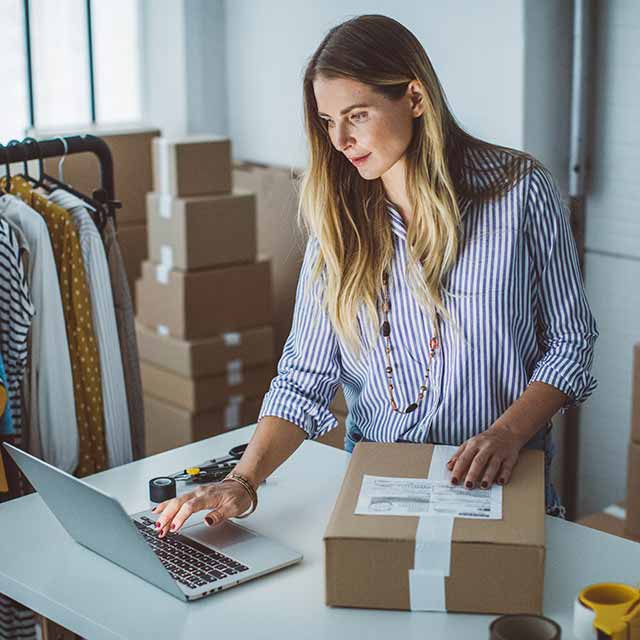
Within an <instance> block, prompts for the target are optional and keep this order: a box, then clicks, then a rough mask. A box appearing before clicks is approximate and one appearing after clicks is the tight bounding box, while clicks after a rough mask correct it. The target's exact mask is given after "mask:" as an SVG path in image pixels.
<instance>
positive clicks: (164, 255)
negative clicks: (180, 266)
mask: <svg viewBox="0 0 640 640" xmlns="http://www.w3.org/2000/svg"><path fill="white" fill-rule="evenodd" d="M160 264H161V265H162V266H163V267H166V269H167V270H169V271H171V269H173V249H172V248H171V247H170V246H169V245H168V244H163V245H160Z"/></svg>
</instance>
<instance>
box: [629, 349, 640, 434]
mask: <svg viewBox="0 0 640 640" xmlns="http://www.w3.org/2000/svg"><path fill="white" fill-rule="evenodd" d="M631 440H632V442H636V443H639V444H640V342H638V343H637V344H636V345H634V347H633V377H632V386H631Z"/></svg>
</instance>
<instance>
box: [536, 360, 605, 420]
mask: <svg viewBox="0 0 640 640" xmlns="http://www.w3.org/2000/svg"><path fill="white" fill-rule="evenodd" d="M532 382H544V383H546V384H549V385H551V386H553V387H555V388H556V389H558V390H560V391H562V393H564V394H565V395H567V396H569V398H570V400H569V402H567V404H565V405H564V406H563V407H562V408H561V409H560V414H561V415H564V414H565V413H566V412H567V411H568V410H569V408H571V407H577V406H578V405H579V404H582V403H583V402H584V401H585V400H586V399H587V398H588V397H589V396H590V395H591V394H592V393H593V391H594V390H595V388H596V387H597V386H598V381H597V380H596V379H595V378H594V377H593V376H592V375H591V374H590V373H589V372H588V371H585V370H584V369H582V368H581V367H580V366H579V365H577V364H576V363H575V362H572V361H569V360H565V361H563V362H561V363H560V364H556V363H555V362H554V363H552V362H546V361H545V359H544V358H543V359H542V360H541V361H540V362H539V363H538V365H537V366H536V368H535V370H534V372H533V375H532V376H531V379H530V380H529V384H531V383H532Z"/></svg>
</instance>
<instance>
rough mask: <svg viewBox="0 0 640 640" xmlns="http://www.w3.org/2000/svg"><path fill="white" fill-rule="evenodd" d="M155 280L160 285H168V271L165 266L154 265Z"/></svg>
mask: <svg viewBox="0 0 640 640" xmlns="http://www.w3.org/2000/svg"><path fill="white" fill-rule="evenodd" d="M156 280H157V281H158V282H159V283H160V284H169V269H167V267H166V266H165V265H163V264H157V265H156Z"/></svg>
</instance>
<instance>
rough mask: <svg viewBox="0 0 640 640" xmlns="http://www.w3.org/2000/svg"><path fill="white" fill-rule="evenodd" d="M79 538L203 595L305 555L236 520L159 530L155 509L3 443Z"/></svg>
mask: <svg viewBox="0 0 640 640" xmlns="http://www.w3.org/2000/svg"><path fill="white" fill-rule="evenodd" d="M3 445H4V447H5V448H6V450H7V451H8V452H9V455H10V456H11V457H12V458H13V460H14V461H15V463H16V464H17V465H18V467H19V468H20V469H21V470H22V472H23V473H24V475H25V476H26V477H27V478H28V480H29V482H30V483H31V484H32V485H33V487H34V488H35V489H36V491H37V492H38V493H39V494H40V497H41V498H42V499H43V500H44V502H45V504H46V505H47V507H49V509H50V510H51V511H52V513H53V515H54V516H55V517H56V518H57V519H58V520H59V522H60V524H61V525H62V526H63V527H64V528H65V529H66V530H67V532H68V533H69V535H70V536H71V537H72V538H73V539H74V540H75V541H76V542H78V543H80V544H81V545H83V546H84V547H87V548H88V549H90V550H91V551H94V552H95V553H97V554H99V555H101V556H102V557H104V558H106V559H107V560H110V561H111V562H114V563H115V564H117V565H119V566H120V567H122V568H123V569H126V570H127V571H130V572H131V573H134V574H135V575H137V576H139V577H140V578H142V579H143V580H146V581H147V582H150V583H151V584H153V585H155V586H156V587H159V588H160V589H162V590H163V591H166V592H167V593H170V594H171V595H172V596H175V597H176V598H179V599H180V600H187V601H189V600H198V599H200V598H203V597H204V596H208V595H211V594H212V593H217V592H218V591H222V590H223V589H228V588H229V587H235V586H236V585H238V584H241V583H243V582H246V581H247V580H252V579H253V578H257V577H259V576H262V575H264V574H267V573H271V572H272V571H276V570H278V569H282V568H283V567H287V566H289V565H292V564H294V563H296V562H299V561H300V560H302V554H300V553H298V552H297V551H293V550H292V549H289V548H287V547H285V546H284V545H282V544H280V543H278V542H276V541H274V540H271V539H269V538H267V537H266V536H263V535H262V534H259V533H257V532H255V531H252V530H251V529H248V528H247V527H244V526H240V525H238V524H236V523H235V522H230V521H225V522H223V523H222V524H219V525H216V526H215V527H208V526H207V525H206V524H204V523H203V522H200V523H197V524H193V525H188V523H187V526H184V527H183V528H182V529H181V531H180V532H179V533H168V534H167V535H166V536H165V537H164V538H158V536H157V534H156V532H155V521H156V520H157V519H158V515H156V514H153V513H151V510H146V511H140V512H139V513H135V514H133V515H131V516H129V515H127V513H126V512H125V510H124V508H123V507H122V505H121V504H120V502H118V500H116V499H115V498H113V497H112V496H110V495H108V494H107V493H104V492H103V491H100V489H96V488H95V487H92V486H91V485H89V484H87V483H86V482H83V481H82V480H80V479H79V478H76V477H74V476H72V475H70V474H68V473H66V472H64V471H61V470H60V469H57V468H56V467H54V466H52V465H50V464H47V463H46V462H43V461H42V460H39V459H38V458H36V457H34V456H32V455H30V454H28V453H25V452H24V451H22V450H21V449H18V448H16V447H14V446H12V445H10V444H8V443H3Z"/></svg>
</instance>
